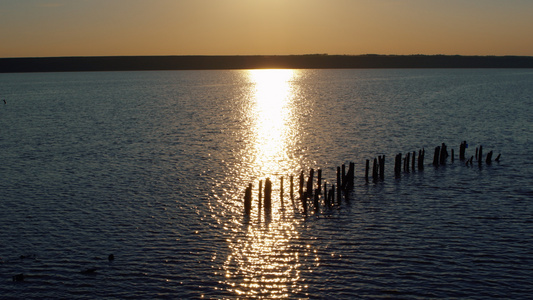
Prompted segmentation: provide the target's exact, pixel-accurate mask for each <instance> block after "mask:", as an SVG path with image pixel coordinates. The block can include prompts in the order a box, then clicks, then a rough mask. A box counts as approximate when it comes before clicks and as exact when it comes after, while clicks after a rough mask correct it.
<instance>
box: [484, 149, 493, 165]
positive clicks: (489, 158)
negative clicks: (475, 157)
mask: <svg viewBox="0 0 533 300" xmlns="http://www.w3.org/2000/svg"><path fill="white" fill-rule="evenodd" d="M485 162H486V163H487V164H488V165H490V164H491V163H492V151H490V152H489V153H487V160H486V161H485Z"/></svg>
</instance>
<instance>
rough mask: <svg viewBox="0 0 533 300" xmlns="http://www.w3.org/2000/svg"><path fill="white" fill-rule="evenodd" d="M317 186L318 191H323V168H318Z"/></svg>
mask: <svg viewBox="0 0 533 300" xmlns="http://www.w3.org/2000/svg"><path fill="white" fill-rule="evenodd" d="M316 184H317V188H318V193H320V191H322V170H321V169H318V170H317V183H316Z"/></svg>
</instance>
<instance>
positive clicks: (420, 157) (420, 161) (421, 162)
mask: <svg viewBox="0 0 533 300" xmlns="http://www.w3.org/2000/svg"><path fill="white" fill-rule="evenodd" d="M425 152H426V150H424V148H422V150H418V170H420V171H421V170H424V155H425Z"/></svg>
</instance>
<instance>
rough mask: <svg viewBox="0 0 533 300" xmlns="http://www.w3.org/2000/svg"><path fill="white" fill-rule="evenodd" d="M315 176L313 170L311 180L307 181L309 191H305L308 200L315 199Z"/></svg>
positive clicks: (310, 174) (310, 172) (310, 175)
mask: <svg viewBox="0 0 533 300" xmlns="http://www.w3.org/2000/svg"><path fill="white" fill-rule="evenodd" d="M314 175H315V170H314V169H311V170H310V171H309V178H308V179H307V189H306V190H305V193H306V197H307V198H308V199H311V198H313V177H314Z"/></svg>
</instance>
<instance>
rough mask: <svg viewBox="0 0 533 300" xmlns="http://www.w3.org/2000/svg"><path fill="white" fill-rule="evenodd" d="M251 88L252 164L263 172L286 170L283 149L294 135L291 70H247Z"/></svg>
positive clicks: (285, 156) (293, 74)
mask: <svg viewBox="0 0 533 300" xmlns="http://www.w3.org/2000/svg"><path fill="white" fill-rule="evenodd" d="M249 72H250V77H251V78H250V79H251V81H252V82H254V83H255V89H254V95H255V96H254V115H255V124H254V128H253V130H254V136H255V140H254V147H255V153H256V165H257V167H258V168H259V169H260V170H261V171H262V172H261V173H263V174H265V175H267V176H268V175H269V174H276V173H279V172H280V171H281V170H283V169H285V170H286V169H287V167H286V166H283V164H286V163H287V149H288V144H289V141H290V137H291V135H292V134H294V128H293V127H291V120H290V116H291V114H292V110H293V107H294V105H293V103H292V101H293V97H294V95H293V90H292V82H291V81H292V80H293V79H294V77H295V71H294V70H285V69H280V70H250V71H249Z"/></svg>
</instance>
